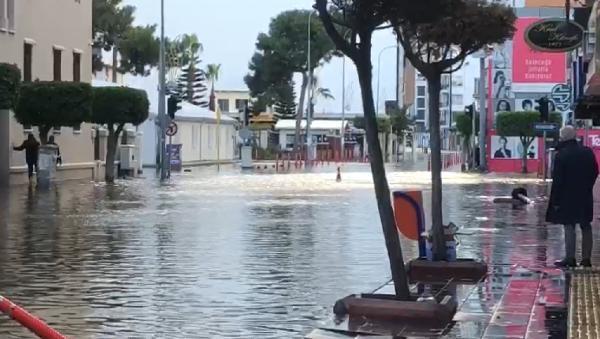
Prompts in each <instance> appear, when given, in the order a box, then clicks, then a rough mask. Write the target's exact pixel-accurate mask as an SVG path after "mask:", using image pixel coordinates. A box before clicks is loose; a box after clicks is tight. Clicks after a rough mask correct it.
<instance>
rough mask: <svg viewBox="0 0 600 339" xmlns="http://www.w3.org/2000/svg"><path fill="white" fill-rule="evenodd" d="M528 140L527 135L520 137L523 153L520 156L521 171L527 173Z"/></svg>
mask: <svg viewBox="0 0 600 339" xmlns="http://www.w3.org/2000/svg"><path fill="white" fill-rule="evenodd" d="M530 144H531V142H530V141H528V140H527V137H525V138H521V145H523V155H522V157H521V173H523V174H527V172H529V170H528V168H527V150H528V149H529V145H530Z"/></svg>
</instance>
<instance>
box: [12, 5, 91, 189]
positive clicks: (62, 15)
mask: <svg viewBox="0 0 600 339" xmlns="http://www.w3.org/2000/svg"><path fill="white" fill-rule="evenodd" d="M42 18H43V19H42ZM91 36H92V0H43V1H41V0H0V46H2V47H1V48H0V62H5V63H10V64H16V65H17V66H18V67H19V69H20V70H21V72H22V79H23V81H25V82H29V81H35V80H41V81H51V80H55V81H81V82H86V83H89V82H90V81H91V78H92V69H91V53H92V48H91ZM29 132H32V133H34V135H35V136H36V138H38V134H37V129H36V128H31V127H30V126H22V125H20V124H19V123H17V122H16V120H15V119H14V117H13V114H12V112H10V113H8V114H2V115H1V116H0V145H2V147H3V148H8V149H3V150H2V152H0V167H2V168H1V169H0V177H1V178H0V182H3V183H4V184H19V183H25V182H27V169H26V166H25V156H24V154H22V153H19V152H13V151H12V148H11V145H13V144H14V145H18V144H21V142H23V140H24V138H25V137H26V136H27V133H29ZM53 133H54V135H55V138H56V142H57V143H58V144H59V146H60V149H61V153H62V157H63V161H64V164H63V166H61V167H59V169H58V172H57V177H58V179H92V178H94V177H97V176H101V175H102V173H99V172H100V171H102V170H101V169H99V166H98V163H97V162H96V160H95V157H94V134H93V130H92V126H91V125H88V124H83V125H81V126H80V128H71V127H62V128H60V129H56V130H54V131H53Z"/></svg>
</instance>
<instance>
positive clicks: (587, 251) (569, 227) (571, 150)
mask: <svg viewBox="0 0 600 339" xmlns="http://www.w3.org/2000/svg"><path fill="white" fill-rule="evenodd" d="M557 150H558V153H557V154H556V157H555V160H554V169H553V171H552V191H551V193H550V202H549V204H548V211H547V212H546V221H548V222H550V223H554V224H562V225H564V230H565V258H564V259H563V260H560V261H557V262H556V263H555V265H556V266H558V267H576V266H577V262H576V259H575V251H576V247H577V233H576V230H575V226H576V225H577V224H579V227H581V236H582V239H581V240H582V251H581V252H582V261H581V266H584V267H591V266H592V261H591V258H592V247H593V237H592V224H591V223H592V220H593V217H594V194H593V191H594V184H595V183H596V179H597V177H598V163H597V162H596V157H595V155H594V152H593V151H592V150H591V149H590V148H588V147H585V146H582V145H580V144H579V143H578V142H577V133H576V130H575V128H574V127H573V126H566V127H564V128H563V129H562V130H561V131H560V144H559V145H558V147H557Z"/></svg>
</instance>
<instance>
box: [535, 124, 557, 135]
mask: <svg viewBox="0 0 600 339" xmlns="http://www.w3.org/2000/svg"><path fill="white" fill-rule="evenodd" d="M533 128H534V129H535V131H536V132H538V133H541V132H548V133H553V132H556V131H558V124H553V123H550V122H536V123H535V125H534V127H533Z"/></svg>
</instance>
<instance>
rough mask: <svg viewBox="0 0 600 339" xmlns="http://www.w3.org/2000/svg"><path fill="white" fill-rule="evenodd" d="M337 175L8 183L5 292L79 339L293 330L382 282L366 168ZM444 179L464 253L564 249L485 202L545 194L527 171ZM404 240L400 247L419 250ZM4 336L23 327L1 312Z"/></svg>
mask: <svg viewBox="0 0 600 339" xmlns="http://www.w3.org/2000/svg"><path fill="white" fill-rule="evenodd" d="M343 171H344V172H343V179H344V181H343V182H342V183H336V182H335V169H333V168H330V169H318V170H317V171H315V172H314V173H310V174H307V173H292V174H286V175H277V174H273V173H263V174H260V175H248V174H243V175H240V174H239V173H238V172H237V171H235V170H234V169H226V170H225V171H223V172H221V173H220V174H219V175H216V173H214V169H210V168H207V169H198V170H195V171H194V173H191V174H183V175H181V176H179V177H177V178H176V179H175V180H174V181H173V183H171V184H168V185H159V184H157V183H156V182H155V180H154V179H151V178H150V179H141V180H132V181H125V182H122V183H120V184H119V185H118V186H105V185H99V184H98V185H94V184H91V183H68V184H61V185H60V186H59V187H57V188H56V189H53V190H49V191H37V190H35V189H28V188H27V187H21V188H16V189H14V190H13V191H12V192H11V194H10V195H8V194H7V192H2V193H0V198H1V199H0V207H1V208H0V291H1V293H2V294H4V295H6V296H10V297H12V298H14V300H15V301H16V302H18V303H20V304H23V305H24V306H26V307H27V308H28V309H30V310H31V311H33V312H35V313H36V314H37V315H39V316H42V317H43V318H45V319H47V320H49V322H50V323H52V324H54V325H56V327H57V328H58V329H60V330H61V331H64V333H65V334H67V335H70V336H73V337H76V338H123V337H135V338H140V337H157V338H202V337H211V338H220V337H227V338H232V337H237V338H289V337H298V338H299V337H301V336H302V334H305V333H307V332H308V331H309V330H310V329H311V328H313V327H314V326H316V325H317V324H318V322H319V321H321V320H323V319H327V318H329V316H330V315H331V307H332V305H333V303H334V302H335V300H337V299H338V298H339V297H341V296H344V295H348V294H350V293H355V292H361V291H370V290H372V289H373V288H374V287H376V286H378V285H380V284H381V283H382V282H384V281H385V280H386V279H387V278H388V276H389V273H388V271H389V266H388V264H387V257H386V252H385V248H384V242H383V236H382V234H381V233H382V232H381V227H380V225H379V218H378V215H377V206H376V202H375V199H374V194H373V190H372V183H371V180H370V174H369V173H368V172H367V171H368V167H366V166H358V167H345V168H344V170H343ZM444 179H445V183H446V184H447V185H446V187H445V192H444V198H445V208H444V213H445V215H446V218H447V220H451V221H453V222H455V223H457V224H459V225H464V226H465V230H464V232H465V233H467V234H470V235H465V236H463V237H462V243H463V244H462V246H461V253H462V254H463V255H464V256H472V257H482V258H485V259H486V260H488V261H490V262H492V263H495V264H499V265H500V264H507V263H509V262H514V261H516V262H521V263H523V264H526V265H529V266H531V265H535V266H538V267H542V266H544V265H545V263H546V261H547V260H550V259H554V258H555V257H556V256H557V255H558V253H559V252H556V251H555V252H552V251H546V249H547V248H548V246H547V245H546V244H552V245H551V246H550V247H552V246H554V247H558V243H559V239H558V237H559V236H560V233H558V232H554V231H552V230H550V231H549V230H539V229H537V228H535V227H533V226H534V225H538V224H539V217H540V216H539V213H538V212H536V209H535V208H533V209H532V208H530V209H525V210H517V211H513V210H505V209H498V207H497V206H494V204H492V202H491V201H492V200H493V198H491V197H493V196H497V195H507V194H508V193H509V192H510V190H511V189H512V188H513V185H514V184H515V183H519V184H526V185H528V188H529V189H530V192H533V194H532V195H534V196H535V195H537V194H539V193H540V192H541V190H542V189H543V188H542V187H540V186H538V185H537V184H535V181H533V180H525V181H522V182H520V181H514V180H512V179H510V180H509V179H505V178H494V177H488V178H486V179H483V180H482V178H480V177H478V176H476V175H463V174H458V173H449V174H445V178H444ZM389 181H390V184H391V186H392V188H393V189H414V188H416V189H427V187H428V183H429V174H428V173H426V172H400V171H397V172H393V173H390V177H389ZM428 197H429V193H428V191H426V192H425V201H426V202H427V201H428ZM426 208H429V207H428V203H427V204H426ZM555 233H558V234H555ZM511 243H518V244H519V246H512V245H511ZM404 246H405V247H404V252H405V257H407V258H410V257H414V256H415V255H416V246H414V245H413V244H409V243H406V242H405V243H404ZM499 273H500V274H498V275H495V276H494V279H497V280H493V284H491V285H490V286H488V287H485V288H487V289H488V290H481V291H478V295H476V296H474V298H475V299H474V300H473V302H474V303H475V302H477V303H479V306H478V307H479V308H480V309H482V310H484V309H486V307H488V303H487V301H488V300H489V299H492V298H495V297H496V295H497V293H496V289H501V288H502V286H503V284H504V286H505V285H506V281H504V280H502V274H501V273H502V272H499ZM473 326H475V327H476V325H473ZM0 337H2V338H29V337H30V336H29V334H28V333H27V332H25V331H23V330H22V329H20V328H19V327H18V326H17V325H15V324H14V323H12V322H9V321H8V320H6V319H5V318H4V317H0Z"/></svg>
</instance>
